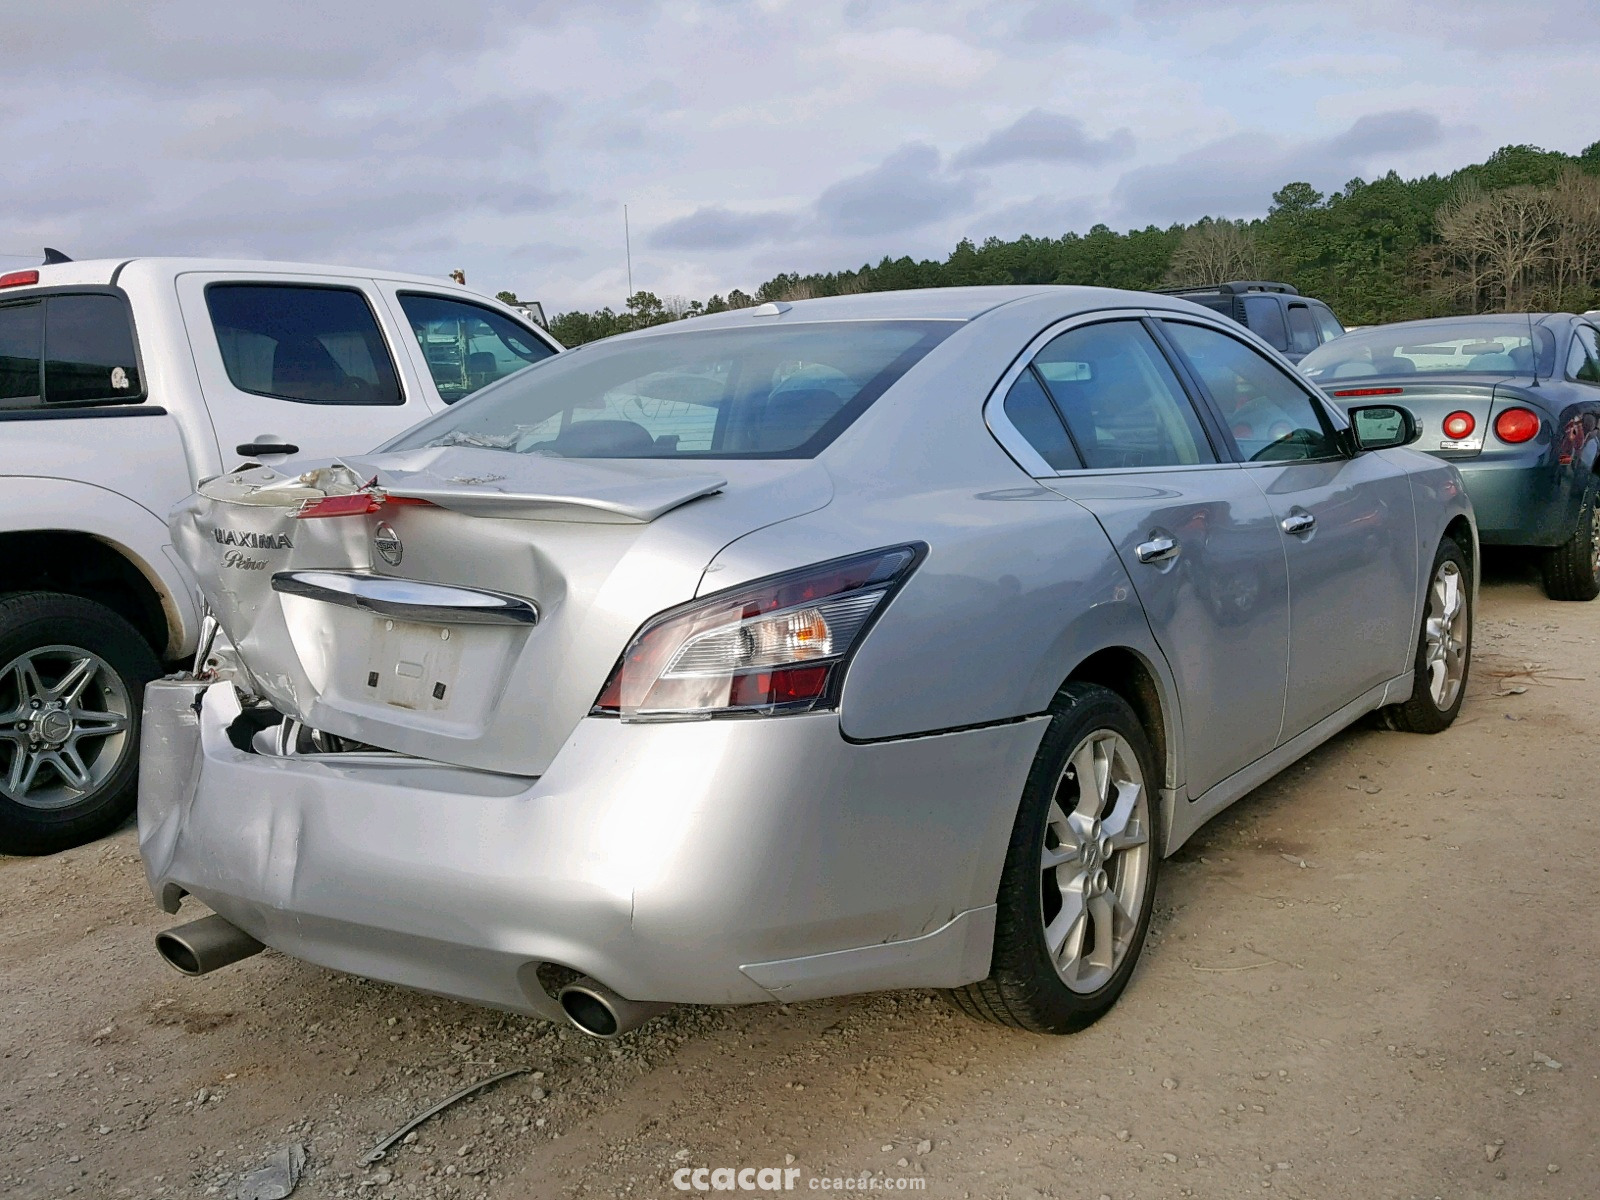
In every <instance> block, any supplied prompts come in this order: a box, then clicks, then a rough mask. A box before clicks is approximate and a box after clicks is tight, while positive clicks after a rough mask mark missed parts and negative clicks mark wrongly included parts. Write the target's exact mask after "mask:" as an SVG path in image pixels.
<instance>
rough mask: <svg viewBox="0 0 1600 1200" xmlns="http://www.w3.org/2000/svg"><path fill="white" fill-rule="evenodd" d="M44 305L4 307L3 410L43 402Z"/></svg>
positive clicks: (0, 316)
mask: <svg viewBox="0 0 1600 1200" xmlns="http://www.w3.org/2000/svg"><path fill="white" fill-rule="evenodd" d="M43 332H44V305H42V304H40V303H38V302H37V301H34V302H32V303H29V304H7V305H5V306H3V307H0V408H21V407H23V406H24V405H25V404H34V403H37V402H38V400H39V344H40V341H41V340H42V334H43Z"/></svg>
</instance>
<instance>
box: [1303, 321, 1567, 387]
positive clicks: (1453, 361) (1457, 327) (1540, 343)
mask: <svg viewBox="0 0 1600 1200" xmlns="http://www.w3.org/2000/svg"><path fill="white" fill-rule="evenodd" d="M1535 344H1537V347H1538V349H1537V357H1538V365H1539V374H1541V375H1548V374H1550V372H1551V368H1552V366H1553V365H1554V362H1555V344H1556V340H1555V336H1554V335H1553V334H1552V333H1551V332H1550V331H1549V330H1548V329H1545V328H1543V327H1542V326H1538V325H1533V326H1530V325H1529V323H1528V321H1527V319H1526V318H1517V317H1512V318H1509V319H1508V318H1504V317H1499V318H1487V319H1486V318H1483V317H1464V318H1462V319H1461V320H1459V321H1430V322H1428V323H1427V324H1425V325H1380V326H1378V327H1377V328H1375V329H1363V330H1359V331H1358V332H1356V333H1347V334H1345V335H1344V336H1343V337H1341V338H1338V339H1336V340H1334V341H1331V342H1328V343H1327V344H1325V345H1323V346H1321V347H1320V348H1318V349H1316V350H1313V351H1312V352H1311V353H1310V354H1308V355H1306V356H1305V357H1304V358H1303V359H1301V360H1300V369H1301V370H1302V371H1303V372H1305V374H1306V375H1308V376H1309V377H1310V378H1312V379H1317V380H1323V381H1326V380H1330V379H1357V378H1360V377H1361V376H1363V375H1423V374H1438V375H1445V374H1448V375H1531V374H1532V373H1533V366H1534V358H1535V351H1534V349H1533V347H1534V346H1535Z"/></svg>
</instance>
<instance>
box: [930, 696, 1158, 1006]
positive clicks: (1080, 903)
mask: <svg viewBox="0 0 1600 1200" xmlns="http://www.w3.org/2000/svg"><path fill="white" fill-rule="evenodd" d="M1055 709H1056V711H1055V715H1054V716H1053V717H1052V718H1051V721H1050V727H1049V728H1048V729H1047V730H1046V731H1045V735H1044V739H1043V740H1042V741H1041V742H1040V745H1039V752H1038V754H1037V755H1036V756H1035V758H1034V762H1033V770H1032V772H1030V774H1029V776H1028V782H1027V786H1026V787H1025V788H1024V789H1023V793H1022V803H1021V806H1020V808H1019V810H1018V813H1017V821H1016V825H1015V826H1014V827H1013V829H1012V833H1011V845H1010V848H1009V850H1008V852H1007V854H1006V863H1005V868H1004V870H1003V871H1002V873H1001V876H1000V889H999V894H998V895H997V896H996V902H997V910H998V911H997V912H996V918H995V933H994V958H993V960H992V964H991V969H990V972H989V977H988V978H987V979H984V980H981V981H980V982H978V983H973V984H969V985H968V986H966V987H964V988H958V989H956V990H954V991H951V992H949V993H947V994H948V995H949V997H950V999H951V1000H952V1001H953V1002H954V1004H955V1006H956V1007H957V1008H959V1009H961V1011H963V1012H965V1013H967V1014H968V1015H969V1016H973V1017H978V1018H979V1019H981V1020H985V1021H993V1022H995V1023H996V1024H999V1025H1008V1026H1010V1027H1011V1028H1013V1029H1023V1030H1027V1031H1028V1032H1030V1033H1070V1032H1072V1031H1074V1030H1077V1029H1082V1028H1083V1027H1084V1026H1085V1025H1088V1024H1090V1023H1091V1022H1092V1021H1094V1020H1096V1019H1098V1018H1099V1017H1100V1016H1102V1015H1103V1014H1104V1013H1105V1012H1106V1010H1107V1009H1109V1008H1110V1007H1111V1006H1112V1004H1114V1003H1115V1002H1116V999H1117V997H1118V996H1120V995H1121V994H1122V989H1123V988H1125V987H1126V986H1127V984H1128V979H1129V977H1130V976H1132V974H1133V968H1134V964H1135V963H1137V962H1138V960H1139V951H1140V949H1141V948H1142V947H1143V945H1144V935H1145V930H1146V929H1147V928H1148V927H1149V924H1150V910H1151V907H1152V905H1153V904H1154V901H1155V892H1156V868H1157V866H1158V861H1159V858H1160V838H1159V837H1158V836H1157V835H1158V833H1159V830H1158V827H1157V823H1158V822H1159V821H1160V817H1161V806H1160V803H1159V795H1158V794H1157V792H1156V785H1157V782H1158V781H1159V779H1160V776H1159V775H1158V774H1157V773H1156V760H1155V753H1154V751H1153V750H1152V749H1151V748H1150V739H1149V738H1147V737H1146V736H1145V732H1144V730H1143V729H1142V728H1141V727H1140V725H1139V718H1138V717H1137V716H1136V715H1134V711H1133V709H1131V708H1130V707H1128V704H1127V701H1125V700H1123V699H1122V697H1121V696H1118V695H1117V694H1116V693H1115V692H1112V691H1110V690H1108V689H1106V688H1103V687H1100V686H1098V685H1095V684H1085V683H1071V684H1068V685H1067V686H1066V687H1065V688H1063V689H1062V691H1061V693H1060V695H1059V696H1058V697H1057V703H1056V705H1055Z"/></svg>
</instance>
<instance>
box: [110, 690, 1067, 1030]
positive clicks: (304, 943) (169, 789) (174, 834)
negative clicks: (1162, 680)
mask: <svg viewBox="0 0 1600 1200" xmlns="http://www.w3.org/2000/svg"><path fill="white" fill-rule="evenodd" d="M239 711H240V709H239V702H238V698H237V695H236V693H235V691H234V689H233V686H232V684H231V683H228V682H226V681H224V682H219V683H215V684H211V685H209V686H207V685H203V684H194V683H182V682H176V681H174V682H167V681H162V682H158V683H156V684H152V685H151V687H150V689H149V691H148V694H147V699H146V717H145V729H146V732H145V746H144V760H143V761H144V766H143V775H142V776H141V781H140V799H139V840H140V848H141V851H142V853H143V855H144V861H145V870H146V873H147V876H148V879H149V882H150V886H151V889H152V890H153V891H154V892H155V894H156V896H157V897H158V898H159V899H162V900H163V902H164V903H166V904H167V905H168V906H169V908H170V907H172V906H173V905H175V901H176V897H177V896H178V894H179V891H178V890H179V889H182V891H185V892H189V893H192V894H193V895H194V896H196V897H198V898H199V899H200V900H202V901H203V902H204V903H205V904H207V905H208V906H210V908H211V909H212V910H214V911H215V912H218V913H220V914H221V915H222V916H224V917H226V918H227V919H228V920H229V921H232V922H233V923H234V924H235V925H237V926H239V927H240V928H241V929H243V930H245V931H246V932H247V933H249V934H250V935H251V936H253V937H255V938H257V939H259V940H260V941H262V942H264V943H266V944H267V945H268V946H271V947H274V948H275V949H278V950H281V951H283V952H285V953H287V954H291V955H294V956H295V957H298V958H303V959H306V960H308V961H310V962H314V963H318V964H320V965H323V966H326V967H332V968H335V969H337V970H342V971H349V972H353V973H355V974H359V975H364V976H368V977H371V978H375V979H383V980H388V981H390V982H394V983H398V984H402V985H405V986H408V987H413V988H417V989H420V990H423V991H428V992H434V993H438V994H441V995H447V996H453V997H457V998H460V999H464V1000H469V1001H473V1002H476V1003H480V1004H487V1005H491V1006H495V1007H499V1008H505V1009H511V1010H514V1011H521V1012H531V1013H537V1014H539V1015H542V1016H546V1017H550V1018H551V1019H559V1018H560V1015H561V1014H560V1009H559V1007H558V1006H557V1005H556V1003H555V1001H554V1000H553V999H551V997H550V996H549V995H548V994H547V993H546V992H545V990H544V988H543V987H542V986H541V985H540V983H539V981H538V979H537V974H536V973H537V970H538V967H539V966H540V964H543V963H555V964H558V965H560V966H564V967H569V968H572V969H575V970H577V971H580V972H582V973H584V974H587V975H590V976H592V977H593V978H595V979H598V980H599V981H601V982H602V983H604V984H606V985H607V986H608V987H611V988H613V989H614V990H616V991H617V992H619V993H621V994H622V995H624V996H628V997H630V998H632V999H638V1000H661V1001H670V1002H683V1003H744V1002H752V1001H762V1000H773V999H794V1000H798V999H809V998H815V997H819V996H830V995H842V994H847V993H852V992H864V991H876V990H882V989H887V988H899V987H946V986H957V985H960V984H963V983H967V982H971V981H972V980H974V979H979V978H982V977H983V976H985V975H987V974H988V970H989V954H990V947H991V943H992V940H993V928H994V909H993V902H994V895H995V889H996V886H997V883H998V879H999V873H1000V867H1001V865H1002V862H1003V860H1004V857H1005V848H1006V844H1007V840H1008V838H1009V836H1010V830H1011V824H1012V820H1013V817H1014V814H1015V811H1016V803H1017V798H1018V797H1020V795H1021V792H1022V787H1023V782H1024V779H1025V777H1026V774H1027V771H1028V767H1029V765H1030V764H1031V762H1032V759H1033V755H1034V751H1035V749H1036V748H1037V745H1038V742H1039V739H1040V737H1041V736H1042V733H1043V727H1044V722H1043V720H1042V719H1036V720H1027V721H1019V722H1015V723H1012V724H1007V725H999V726H993V727H988V728H984V729H978V730H970V731H966V732H960V733H948V734H940V735H932V736H927V737H919V738H908V739H903V740H896V741H892V742H879V743H872V744H866V745H862V744H853V743H850V742H847V741H846V740H845V739H844V738H843V737H842V736H841V735H840V732H839V728H838V722H837V719H836V718H835V716H834V715H833V714H815V715H807V716H795V717H782V718H771V719H754V720H742V721H704V722H685V723H663V724H629V723H623V722H620V721H616V720H610V719H593V718H592V719H588V720H585V721H583V722H581V723H580V724H579V726H578V728H577V729H576V730H574V732H573V734H572V735H571V737H569V738H568V740H567V742H566V744H565V745H564V746H563V747H562V749H561V752H560V753H559V754H558V755H557V757H556V760H555V761H554V763H553V764H552V765H551V768H550V770H549V771H547V772H546V773H545V774H544V775H543V776H542V777H540V778H538V779H528V778H524V777H517V776H507V775H496V774H492V773H488V772H483V771H475V770H468V769H464V768H458V767H449V766H443V765H440V764H436V763H429V762H425V761H421V760H418V759H412V758H404V757H400V756H388V755H376V754H366V755H363V754H337V755H299V756H290V757H274V756H269V755H263V754H256V753H247V752H245V751H241V750H239V749H238V748H236V747H235V746H234V744H233V743H232V741H231V740H230V739H229V736H228V727H229V726H230V724H231V723H232V722H233V721H234V719H235V718H236V717H237V716H238V715H239Z"/></svg>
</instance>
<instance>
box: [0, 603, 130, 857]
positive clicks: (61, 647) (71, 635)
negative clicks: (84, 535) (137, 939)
mask: <svg viewBox="0 0 1600 1200" xmlns="http://www.w3.org/2000/svg"><path fill="white" fill-rule="evenodd" d="M160 671H161V667H160V664H159V663H157V661H156V657H155V655H154V653H152V652H151V649H150V646H149V645H148V644H147V643H146V642H145V640H144V638H142V637H140V636H139V633H138V631H137V630H135V629H134V627H133V626H132V625H130V624H128V622H127V621H125V620H123V619H122V617H120V616H118V615H117V614H116V613H114V612H112V611H111V609H109V608H107V607H106V606H105V605H103V604H96V603H95V602H94V601H92V600H85V599H83V598H82V597H79V596H67V595H62V594H60V593H56V592H21V593H17V594H15V595H11V596H5V597H3V598H0V854H53V853H55V852H56V851H58V850H66V849H69V848H70V847H72V846H78V845H81V844H83V843H84V842H87V841H90V840H91V839H93V838H97V837H100V836H101V835H102V834H105V833H109V832H110V831H111V830H113V829H115V828H116V827H117V826H118V825H120V824H122V822H123V821H125V820H127V818H128V815H129V814H130V813H131V812H132V811H133V805H134V796H135V793H136V790H137V787H138V782H139V716H140V708H141V706H142V704H143V702H144V685H145V684H146V683H148V682H149V681H150V680H152V679H154V678H155V677H156V676H157V675H158V674H160Z"/></svg>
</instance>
